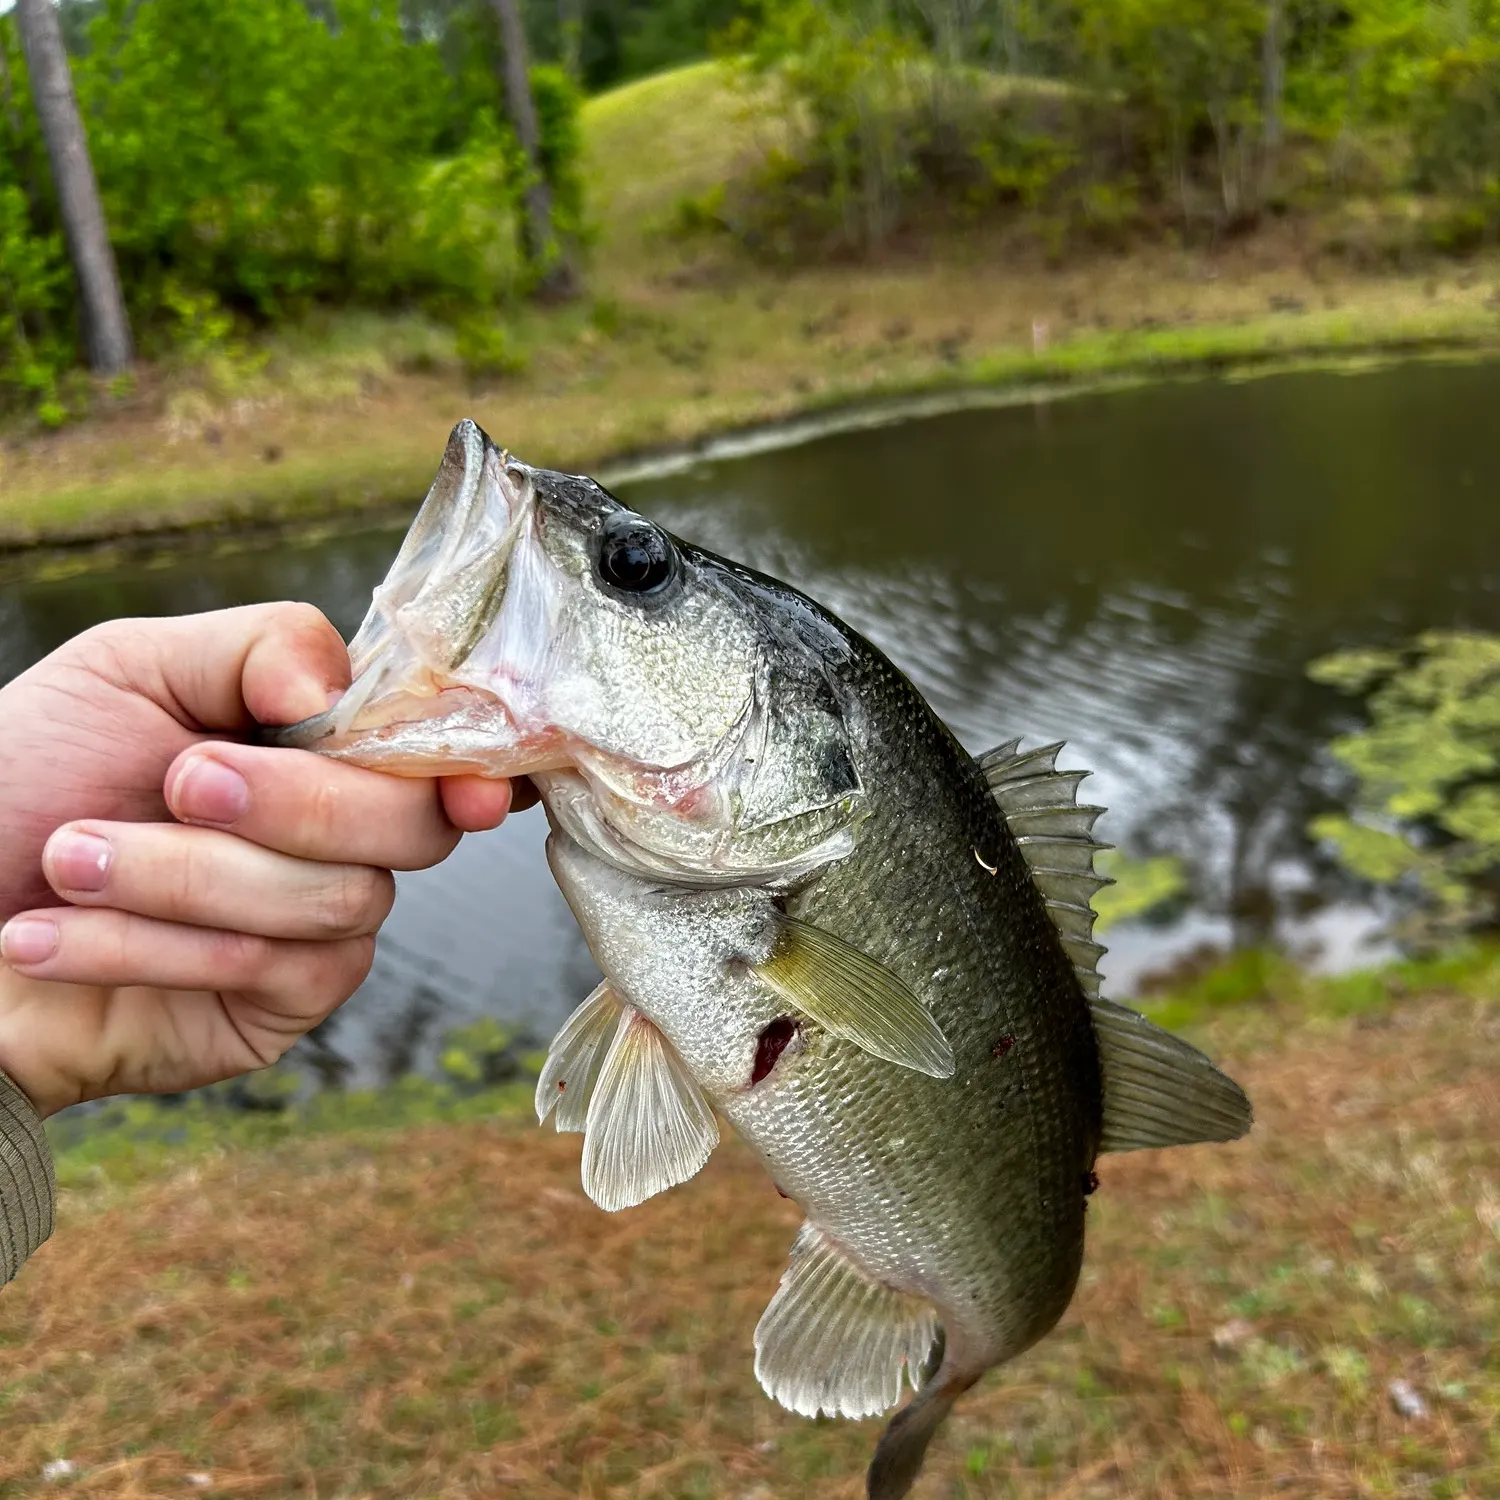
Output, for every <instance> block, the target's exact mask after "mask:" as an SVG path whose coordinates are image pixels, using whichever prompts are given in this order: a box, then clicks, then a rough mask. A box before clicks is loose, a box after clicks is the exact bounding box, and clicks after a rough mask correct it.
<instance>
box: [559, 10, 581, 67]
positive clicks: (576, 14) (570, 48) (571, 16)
mask: <svg viewBox="0 0 1500 1500" xmlns="http://www.w3.org/2000/svg"><path fill="white" fill-rule="evenodd" d="M557 29H558V32H559V34H560V35H561V37H562V61H563V67H564V68H565V69H566V70H567V74H568V77H569V78H571V79H572V80H573V82H574V83H578V82H580V81H581V80H582V78H583V0H557Z"/></svg>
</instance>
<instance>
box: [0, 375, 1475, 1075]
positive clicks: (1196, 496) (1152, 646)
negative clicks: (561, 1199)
mask: <svg viewBox="0 0 1500 1500" xmlns="http://www.w3.org/2000/svg"><path fill="white" fill-rule="evenodd" d="M1496 410H1500V367H1494V366H1489V367H1485V366H1471V367H1451V368H1444V367H1412V368H1407V369H1401V370H1393V371H1386V372H1381V373H1377V374H1370V375H1364V376H1360V377H1358V378H1351V377H1343V376H1331V375H1308V376H1287V377H1278V378H1275V379H1267V380H1263V381H1258V382H1254V383H1251V384H1247V385H1238V386H1231V385H1213V384H1205V385H1196V386H1181V387H1163V388H1160V389H1155V390H1148V391H1139V392H1132V393H1127V394H1117V395H1110V396H1103V397H1097V398H1083V399H1078V400H1073V401H1068V402H1063V403H1058V404H1053V405H1037V406H1034V407H1025V408H1011V409H1002V410H991V411H970V412H962V413H954V414H952V415H949V416H943V417H932V418H927V419H924V420H922V421H920V422H911V423H905V424H902V425H898V426H891V427H885V428H879V429H876V430H873V431H872V430H866V431H860V432H851V433H847V434H843V435H839V436H831V437H825V438H821V439H818V440H816V441H814V442H811V443H808V444H806V445H804V446H801V447H797V448H790V449H784V450H780V451H773V452H762V453H759V454H756V455H754V456H751V457H745V458H739V459H735V460H733V461H725V462H722V463H715V464H706V465H702V466H699V467H698V468H695V469H693V470H690V471H687V472H683V473H678V474H675V475H673V476H671V477H669V478H663V479H659V480H655V481H652V480H640V481H636V482H632V483H631V484H630V485H628V486H627V487H624V488H623V489H622V490H621V494H622V498H625V499H627V500H629V501H630V503H632V504H634V505H636V506H638V507H639V508H641V509H643V510H646V511H648V512H650V513H652V514H653V515H656V516H657V517H659V518H661V519H663V520H664V521H666V523H667V524H668V525H670V526H672V527H673V528H674V529H676V530H678V531H680V532H681V533H683V534H684V535H687V536H689V537H691V538H693V539H694V540H696V541H701V542H703V543H705V544H707V545H709V546H711V547H715V548H717V549H718V550H721V551H723V552H725V553H727V554H729V555H731V556H734V557H737V558H740V559H742V560H743V561H746V562H749V563H752V564H754V565H755V566H758V567H761V568H764V569H766V570H767V571H769V572H773V573H776V574H778V575H780V576H782V577H785V578H787V579H789V580H791V581H792V582H795V583H797V584H799V585H801V586H803V587H805V588H806V589H807V590H808V591H809V592H810V593H812V594H813V595H815V596H816V597H817V598H819V599H820V600H822V601H824V602H825V603H826V604H828V605H829V606H831V607H832V608H833V609H834V610H836V611H837V612H838V613H839V614H840V615H842V616H844V618H846V619H847V620H849V621H850V623H852V624H854V625H855V626H857V627H858V628H859V629H861V630H863V631H864V632H865V633H867V634H868V635H869V636H870V637H871V638H872V639H873V640H875V641H876V642H877V643H878V644H879V645H881V646H882V647H884V648H885V649H886V650H887V651H888V652H889V654H890V655H891V656H892V657H893V658H894V659H895V660H896V662H897V663H898V664H899V665H901V666H902V667H903V668H905V669H906V670H907V671H908V672H909V673H910V675H911V676H912V677H913V678H914V679H915V680H916V682H917V683H918V685H919V686H920V687H921V688H922V689H923V690H924V692H926V693H927V695H928V696H929V698H930V699H931V701H932V702H933V704H934V706H935V707H936V708H937V709H938V711H939V712H940V713H942V714H943V716H944V717H945V718H947V719H948V721H949V722H950V723H951V724H952V725H953V727H954V728H955V730H956V731H957V732H958V733H959V734H960V736H961V737H962V738H963V739H964V741H965V742H966V743H967V744H968V745H969V746H970V747H972V748H974V749H976V750H978V749H983V748H986V747H987V746H989V745H990V744H993V743H995V742H997V741H999V740H1001V739H1005V738H1008V737H1010V736H1011V735H1014V734H1025V735H1026V736H1027V737H1028V738H1032V739H1065V740H1067V741H1068V742H1069V750H1068V752H1067V754H1066V755H1065V757H1064V762H1065V763H1069V764H1073V765H1078V766H1088V767H1091V768H1092V769H1093V770H1094V771H1095V772H1096V779H1095V780H1094V781H1092V782H1090V783H1089V784H1088V788H1089V789H1091V791H1092V797H1093V800H1095V801H1099V802H1102V803H1104V804H1106V805H1107V806H1108V807H1109V808H1110V809H1111V811H1110V814H1109V816H1108V818H1107V819H1105V820H1103V822H1102V823H1101V825H1100V827H1101V833H1102V834H1103V836H1105V837H1107V838H1110V839H1112V840H1113V841H1114V842H1116V843H1119V844H1122V845H1124V846H1125V847H1126V848H1127V850H1128V851H1129V852H1131V853H1133V854H1147V853H1154V852H1174V853H1178V854H1180V855H1182V856H1184V857H1185V858H1186V859H1187V860H1188V861H1189V864H1190V866H1191V869H1192V873H1193V879H1194V892H1195V899H1194V903H1193V905H1192V907H1191V909H1189V910H1188V911H1187V912H1185V913H1183V914H1182V915H1181V916H1180V917H1179V918H1178V919H1177V920H1175V921H1174V922H1173V923H1172V924H1171V925H1170V926H1169V927H1165V928H1162V927H1158V928H1149V927H1138V928H1136V929H1134V930H1132V929H1130V928H1128V927H1127V928H1121V929H1117V930H1116V931H1115V932H1114V933H1112V934H1111V935H1110V939H1109V940H1110V942H1111V944H1112V946H1113V949H1114V951H1113V952H1112V953H1111V954H1110V955H1109V956H1108V957H1107V958H1106V959H1105V960H1104V968H1105V973H1106V975H1107V976H1108V978H1109V979H1110V981H1111V984H1112V988H1113V989H1114V991H1115V992H1116V993H1121V994H1123V993H1128V992H1129V989H1130V986H1131V984H1132V982H1133V981H1134V979H1135V978H1136V976H1138V975H1139V974H1140V973H1141V971H1142V970H1143V969H1146V968H1150V967H1153V966H1156V965H1159V964H1161V963H1162V962H1163V961H1164V960H1165V959H1167V958H1169V957H1170V956H1171V955H1172V954H1173V953H1174V952H1178V951H1181V950H1182V949H1184V948H1186V947H1190V946H1193V945H1194V944H1196V943H1199V942H1202V941H1204V940H1210V941H1214V942H1219V943H1227V942H1230V941H1238V942H1252V941H1261V940H1264V939H1266V938H1270V937H1274V938H1276V939H1279V940H1280V941H1283V942H1287V943H1290V944H1292V945H1294V946H1298V947H1300V948H1301V949H1303V950H1304V951H1307V952H1309V953H1310V954H1312V955H1313V956H1317V957H1319V958H1320V959H1321V961H1322V962H1325V963H1330V964H1348V963H1351V962H1356V961H1358V960H1359V959H1361V958H1362V957H1365V956H1367V955H1368V951H1369V950H1368V948H1367V947H1365V946H1364V945H1363V939H1364V937H1365V936H1366V935H1367V934H1368V932H1369V931H1370V929H1371V927H1372V925H1373V922H1374V918H1375V913H1374V912H1373V911H1372V910H1371V908H1370V906H1369V904H1368V901H1367V899H1366V898H1364V897H1363V896H1362V894H1361V893H1360V892H1358V891H1357V890H1354V889H1352V888H1349V887H1347V886H1346V885H1345V884H1344V883H1342V882H1341V881H1340V879H1339V877H1338V875H1337V873H1336V872H1335V871H1333V870H1332V869H1330V868H1328V867H1327V866H1326V865H1324V864H1323V863H1321V862H1320V860H1319V857H1318V855H1317V852H1316V851H1315V850H1314V849H1312V848H1311V847H1309V845H1308V844H1307V841H1306V839H1305V837H1304V835H1303V829H1304V827H1305V825H1306V823H1307V820H1308V818H1309V817H1310V816H1311V815H1312V814H1313V813H1315V812H1316V811H1318V810H1319V809H1321V808H1323V807H1325V806H1327V805H1329V804H1330V802H1331V801H1332V800H1334V799H1335V798H1336V797H1337V795H1338V792H1339V790H1340V782H1339V779H1338V777H1337V776H1336V774H1334V772H1333V770H1332V768H1331V767H1330V766H1329V765H1328V763H1327V762H1326V760H1324V759H1323V757H1322V756H1321V755H1320V753H1319V750H1320V747H1321V746H1322V745H1323V744H1324V743H1325V742H1326V741H1327V739H1328V738H1329V737H1330V736H1331V735H1332V734H1334V733H1336V732H1337V731H1338V729H1339V728H1340V727H1342V726H1343V725H1344V724H1345V723H1346V722H1347V716H1348V706H1347V704H1346V703H1344V702H1343V701H1342V700H1340V699H1338V698H1337V697H1336V696H1334V695H1332V694H1330V693H1329V692H1327V691H1326V690H1324V689H1321V688H1318V687H1316V686H1314V685H1313V684H1311V683H1309V682H1308V681H1307V680H1306V678H1305V676H1304V672H1303V668H1304V665H1305V663H1306V662H1307V661H1308V660H1309V659H1310V658H1311V657H1314V656H1316V655H1319V654H1321V653H1322V652H1325V651H1328V650H1332V649H1335V648H1337V647H1341V646H1347V645H1356V644H1386V643H1392V642H1395V641H1399V640H1402V639H1404V638H1405V637H1407V636H1409V635H1410V634H1412V633H1413V632H1415V631H1417V630H1419V629H1423V628H1426V627H1429V626H1455V625H1458V626H1470V627H1476V628H1486V629H1500V505H1497V496H1500V447H1497V446H1496V445H1495V444H1494V443H1493V442H1492V441H1491V437H1490V425H1491V423H1492V420H1493V417H1492V414H1493V412H1494V411H1496ZM494 436H495V437H496V438H497V439H498V440H500V441H502V442H503V441H504V440H505V437H506V434H505V433H503V432H498V433H496V434H494ZM433 457H434V464H436V460H437V455H436V454H434V456H433ZM398 540H399V533H397V532H393V531H389V530H387V531H379V532H373V533H365V534H360V535H355V536H345V537H341V538H337V539H335V540H332V541H326V542H322V543H319V544H316V545H302V546H291V545H287V544H285V543H281V544H277V545H275V546H274V547H264V548H260V549H252V550H242V551H240V552H238V553H236V554H234V555H230V556H220V557H214V556H206V555H203V554H202V553H199V554H196V555H193V556H191V557H188V558H186V559H176V560H172V559H169V560H167V565H166V566H152V567H145V566H142V565H139V564H137V565H131V566H126V567H122V568H120V569H117V570H114V571H112V572H110V573H108V574H103V575H100V574H94V575H86V576H81V577H77V578H74V579H71V580H59V581H54V582H45V583H31V584H25V585H12V586H10V587H8V588H7V589H6V590H5V594H4V598H3V603H0V677H8V676H9V675H11V674H12V673H13V672H15V671H17V670H19V669H20V668H21V667H23V666H24V665H25V664H26V663H27V662H29V661H30V660H33V659H34V658H35V657H36V656H38V655H40V654H41V653H42V652H44V651H45V650H47V649H49V648H50V647H51V646H53V645H55V644H56V643H57V642H58V641H60V640H62V639H64V638H65V637H66V636H68V635H70V634H72V633H73V632H75V631H76V630H79V629H81V628H83V627H84V626H86V625H88V624H90V623H92V622H94V621H96V620H99V619H104V618H108V617H110V616H114V615H120V614H131V613H164V612H175V611H181V610H189V609H206V608H213V607H217V606H220V605H227V604H236V603H247V602H251V601H254V600H260V599H270V598H281V597H291V598H306V599H311V600H313V601H314V602H316V603H318V604H319V605H321V606H322V607H323V608H324V609H325V610H326V611H327V612H328V613H329V614H330V615H331V616H332V617H333V619H334V620H335V622H336V623H337V624H338V625H339V626H340V628H342V629H344V630H345V631H346V632H347V631H350V630H352V629H353V627H354V625H355V624H356V623H357V622H358V620H359V618H360V616H361V615H362V613H363V611H364V606H365V602H366V601H367V599H368V597H369V591H370V588H371V587H372V585H373V584H374V583H375V582H376V581H377V580H378V578H379V577H380V576H381V574H382V573H383V571H384V568H385V566H386V563H387V562H388V560H389V558H390V556H391V554H392V552H393V551H394V549H395V546H396V544H397V542H398ZM543 837H544V827H543V825H542V822H541V819H540V816H539V815H537V814H530V815H527V816H525V817H521V818H517V819H515V820H514V821H513V822H512V823H511V824H509V825H507V826H506V827H505V828H504V829H502V830H500V831H499V832H498V833H496V834H493V835H487V836H483V837H479V838H471V839H468V840H466V841H465V843H464V845H463V846H462V847H461V848H460V850H459V852H458V853H457V854H456V855H455V856H454V857H453V858H452V859H451V860H450V861H449V862H448V863H447V864H446V865H445V866H443V867H442V869H440V870H438V871H433V872H426V873H422V874H418V875H413V876H407V877H403V878H402V881H401V896H400V900H399V901H398V903H397V907H396V911H395V914H394V915H393V917H392V920H391V922H390V924H389V926H388V928H387V930H386V932H385V934H383V936H382V940H381V945H380V950H379V957H378V960H377V963H376V967H375V971H374V972H373V974H372V975H371V978H370V980H369V982H368V983H367V985H366V986H365V989H364V990H363V991H362V992H361V994H360V996H358V997H357V998H356V1000H355V1001H353V1002H351V1005H350V1006H349V1007H348V1008H347V1009H346V1011H345V1012H344V1013H343V1014H342V1015H341V1016H340V1017H339V1018H338V1019H337V1021H336V1023H335V1025H334V1027H333V1028H332V1029H331V1031H330V1033H329V1035H327V1036H326V1037H325V1038H324V1043H325V1046H324V1048H323V1049H322V1052H321V1053H320V1054H319V1058H320V1061H321V1065H322V1067H323V1069H324V1070H325V1072H327V1073H329V1074H335V1073H337V1072H338V1071H339V1070H340V1069H341V1068H342V1069H352V1070H353V1072H354V1074H355V1075H356V1076H360V1077H379V1076H382V1075H385V1074H390V1073H393V1072H399V1071H402V1070H404V1069H406V1068H408V1067H413V1066H416V1067H422V1066H426V1065H428V1064H429V1063H430V1060H431V1058H432V1055H433V1050H434V1048H435V1047H436V1045H437V1043H438V1041H439V1039H440V1037H441V1035H442V1033H443V1032H444V1031H445V1030H446V1029H448V1028H449V1027H451V1026H452V1025H454V1024H455V1023H456V1022H460V1021H462V1020H465V1019H471V1018H473V1017H476V1016H480V1015H486V1014H493V1015H500V1016H506V1017H514V1016H520V1017H528V1018H533V1019H534V1020H535V1021H536V1023H537V1024H538V1026H539V1028H542V1029H545V1028H546V1027H547V1026H550V1025H551V1024H553V1023H555V1022H556V1021H557V1020H558V1019H560V1018H561V1016H562V1015H564V1014H565V1013H566V1012H567V1010H568V1009H569V1008H571V1006H572V1005H573V1004H574V1003H575V1002H576V1001H577V1000H578V999H579V998H581V997H582V995H583V994H584V993H585V992H586V990H587V988H588V986H589V984H590V983H591V975H592V969H591V965H590V961H589V958H588V955H587V952H586V951H585V950H584V949H583V946H582V943H581V940H580V939H579V938H578V936H577V933H576V929H575V928H574V926H573V923H572V919H571V917H570V916H569V915H568V913H567V910H566V908H565V907H564V905H563V903H562V901H561V898H560V897H559V896H558V894H557V891H556V889H555V887H554V886H553V884H552V881H551V879H550V877H549V876H548V874H547V872H546V869H545V865H544V863H543V860H542V856H541V846H542V840H543Z"/></svg>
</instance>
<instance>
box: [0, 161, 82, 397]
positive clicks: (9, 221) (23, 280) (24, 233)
mask: <svg viewBox="0 0 1500 1500" xmlns="http://www.w3.org/2000/svg"><path fill="white" fill-rule="evenodd" d="M66 275H67V272H66V269H65V267H64V265H63V260H62V246H61V244H60V243H59V241H58V238H57V236H56V235H39V234H37V233H36V231H35V230H34V229H33V227H32V224H31V217H30V214H29V212H28V210H27V204H26V198H25V195H24V194H23V193H22V192H21V190H20V188H18V187H16V186H15V185H14V184H12V183H7V182H5V181H4V180H3V179H0V391H3V390H5V389H6V388H7V387H8V388H9V389H10V390H11V391H12V392H13V393H15V394H18V395H20V396H21V397H22V398H23V399H25V400H27V401H28V402H29V403H31V404H34V405H36V406H37V407H38V410H39V415H40V416H41V418H42V420H43V421H44V422H47V423H49V424H53V423H56V422H59V421H61V420H62V418H63V415H64V412H63V408H62V405H61V403H60V402H59V400H58V396H57V382H58V378H59V376H60V375H61V373H62V371H63V369H64V368H65V367H66V365H67V363H68V349H67V344H66V342H65V341H64V339H63V338H62V336H61V333H60V331H59V330H60V327H61V326H64V325H62V324H61V323H60V314H61V312H62V310H63V308H64V307H65V305H66V300H67V298H66V290H65V287H66Z"/></svg>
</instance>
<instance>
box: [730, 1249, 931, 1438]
mask: <svg viewBox="0 0 1500 1500" xmlns="http://www.w3.org/2000/svg"><path fill="white" fill-rule="evenodd" d="M937 1332H938V1329H937V1317H936V1315H935V1314H934V1312H933V1310H932V1307H931V1306H930V1304H928V1303H927V1302H925V1301H923V1300H922V1299H921V1298H920V1297H912V1296H908V1295H907V1294H906V1293H905V1292H898V1291H895V1290H894V1289H893V1288H891V1287H888V1286H884V1285H882V1284H881V1283H879V1282H877V1281H873V1280H872V1279H871V1278H870V1277H869V1276H868V1275H867V1274H866V1273H865V1272H864V1271H863V1270H862V1269H861V1268H860V1267H858V1266H856V1265H855V1264H854V1262H853V1261H851V1260H850V1259H849V1257H848V1255H847V1254H846V1253H845V1251H844V1250H843V1249H842V1248H841V1247H840V1246H839V1245H837V1244H836V1243H835V1242H834V1241H832V1240H830V1239H829V1238H828V1237H827V1236H826V1235H825V1234H824V1233H823V1231H822V1230H821V1229H818V1228H816V1227H815V1226H814V1225H812V1224H804V1225H803V1226H802V1229H801V1232H800V1233H799V1234H798V1235H797V1241H796V1243H795V1244H794V1245H793V1246H792V1254H791V1260H790V1263H789V1264H788V1265H787V1268H786V1271H785V1273H784V1274H783V1276H782V1278H781V1285H780V1287H778V1288H777V1291H776V1295H775V1296H774V1297H773V1298H772V1299H771V1304H770V1306H769V1307H767V1308H766V1310H765V1312H764V1313H763V1314H762V1315H761V1320H760V1322H759V1323H758V1324H757V1325H756V1329H755V1378H756V1379H757V1380H759V1381H760V1383H761V1387H762V1389H764V1391H765V1393H766V1394H767V1395H768V1396H769V1397H770V1398H771V1399H772V1400H773V1401H779V1402H780V1403H781V1405H783V1406H785V1407H787V1408H788V1409H789V1410H791V1411H795V1412H800V1413H801V1414H802V1415H803V1416H804V1417H815V1416H817V1415H818V1414H819V1413H820V1412H823V1413H826V1414H827V1415H828V1416H830V1417H872V1416H874V1415H876V1413H878V1412H883V1411H886V1410H888V1409H889V1408H890V1407H892V1406H894V1405H895V1404H896V1403H897V1402H898V1401H899V1400H900V1399H901V1384H902V1380H903V1379H909V1380H910V1381H911V1383H912V1385H913V1386H915V1385H916V1384H917V1383H918V1380H919V1377H920V1372H921V1370H922V1368H923V1364H924V1362H925V1361H926V1359H927V1356H928V1354H929V1352H930V1351H931V1349H932V1346H933V1343H934V1341H935V1340H936V1338H937Z"/></svg>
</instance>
